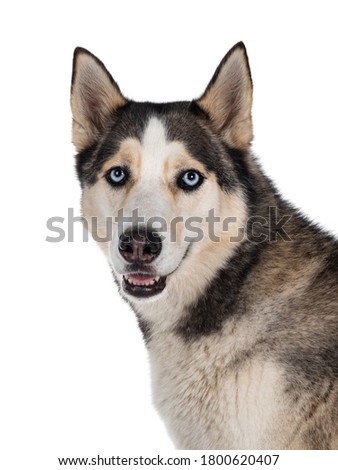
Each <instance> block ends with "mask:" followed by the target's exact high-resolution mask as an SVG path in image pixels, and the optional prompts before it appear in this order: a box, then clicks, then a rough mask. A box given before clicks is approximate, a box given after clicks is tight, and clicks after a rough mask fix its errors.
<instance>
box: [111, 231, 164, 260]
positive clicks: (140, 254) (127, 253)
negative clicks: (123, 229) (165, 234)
mask: <svg viewBox="0 0 338 470" xmlns="http://www.w3.org/2000/svg"><path fill="white" fill-rule="evenodd" d="M161 248H162V241H161V237H160V235H159V234H158V233H156V232H150V231H142V232H140V231H139V230H138V231H129V232H127V233H122V235H120V239H119V252H120V253H121V255H122V256H123V258H124V259H125V260H126V261H128V263H134V262H137V261H138V262H140V263H151V262H152V261H153V260H154V259H155V258H156V257H157V256H158V255H159V254H160V251H161Z"/></svg>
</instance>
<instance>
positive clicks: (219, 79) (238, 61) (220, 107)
mask: <svg viewBox="0 0 338 470" xmlns="http://www.w3.org/2000/svg"><path fill="white" fill-rule="evenodd" d="M197 104H198V105H199V106H200V107H201V108H202V109H203V110H204V111H206V113H207V114H208V115H209V117H210V119H211V120H212V121H213V123H214V125H215V126H216V129H217V130H218V131H219V132H220V133H221V135H222V137H224V138H225V140H226V142H227V143H228V144H229V145H230V146H231V147H235V148H239V149H242V150H245V149H247V148H248V147H249V145H250V142H251V139H252V121H251V107H252V81H251V74H250V67H249V61H248V57H247V54H246V50H245V46H244V44H243V43H242V42H239V43H238V44H236V45H235V46H234V47H233V48H232V49H231V50H230V51H229V52H228V53H227V55H226V56H225V57H224V59H223V60H222V62H221V63H220V64H219V66H218V68H217V69H216V72H215V74H214V76H213V77H212V79H211V81H210V83H209V85H208V86H207V89H206V90H205V92H204V94H203V95H202V97H201V98H200V99H199V100H197Z"/></svg>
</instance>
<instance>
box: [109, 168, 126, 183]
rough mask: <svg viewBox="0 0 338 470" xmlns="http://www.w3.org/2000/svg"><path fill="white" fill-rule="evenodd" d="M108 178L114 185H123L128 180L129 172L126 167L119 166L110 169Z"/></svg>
mask: <svg viewBox="0 0 338 470" xmlns="http://www.w3.org/2000/svg"><path fill="white" fill-rule="evenodd" d="M106 178H107V180H108V182H109V183H110V184H112V185H113V186H121V185H123V184H124V183H125V182H126V181H127V178H128V172H127V170H126V169H124V168H121V167H120V166H117V167H115V168H112V169H111V170H109V171H108V173H107V175H106Z"/></svg>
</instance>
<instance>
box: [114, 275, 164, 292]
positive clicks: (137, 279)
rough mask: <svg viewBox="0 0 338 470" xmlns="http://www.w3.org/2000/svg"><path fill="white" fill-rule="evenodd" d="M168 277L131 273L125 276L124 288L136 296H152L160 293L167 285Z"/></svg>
mask: <svg viewBox="0 0 338 470" xmlns="http://www.w3.org/2000/svg"><path fill="white" fill-rule="evenodd" d="M166 279H167V277H166V276H165V277H161V276H151V275H149V274H143V273H131V274H125V275H124V276H123V289H124V290H125V291H126V292H128V294H131V295H134V296H135V297H151V296H153V295H156V294H159V293H160V292H162V291H163V289H164V288H165V286H166Z"/></svg>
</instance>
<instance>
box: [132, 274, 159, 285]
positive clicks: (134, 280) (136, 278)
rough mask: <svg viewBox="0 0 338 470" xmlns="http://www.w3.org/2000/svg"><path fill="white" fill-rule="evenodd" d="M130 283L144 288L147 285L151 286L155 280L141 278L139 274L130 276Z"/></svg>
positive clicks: (151, 277)
mask: <svg viewBox="0 0 338 470" xmlns="http://www.w3.org/2000/svg"><path fill="white" fill-rule="evenodd" d="M128 281H129V282H132V283H133V284H138V285H140V286H144V285H146V284H149V282H153V281H155V278H154V277H153V276H140V275H137V274H130V275H129V276H128Z"/></svg>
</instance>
